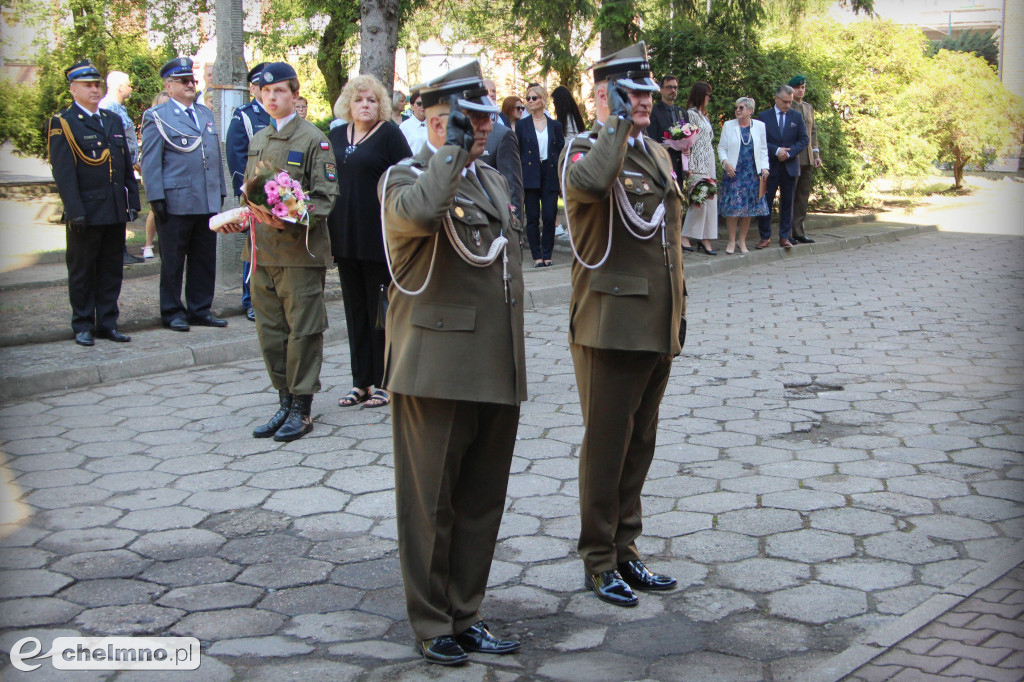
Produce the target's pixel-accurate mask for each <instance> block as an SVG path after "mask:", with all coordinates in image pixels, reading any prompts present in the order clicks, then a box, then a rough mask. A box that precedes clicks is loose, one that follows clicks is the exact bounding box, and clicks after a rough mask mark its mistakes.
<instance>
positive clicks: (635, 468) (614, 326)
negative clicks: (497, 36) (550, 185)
mask: <svg viewBox="0 0 1024 682" xmlns="http://www.w3.org/2000/svg"><path fill="white" fill-rule="evenodd" d="M594 86H595V87H594V99H595V100H596V103H597V119H598V123H597V124H596V125H595V126H594V128H593V130H590V131H589V132H586V133H582V134H581V135H579V136H577V137H576V138H574V139H573V140H572V143H571V144H567V145H566V147H565V150H564V151H563V152H562V159H561V161H560V162H559V172H560V175H561V178H562V188H563V192H564V198H565V208H566V227H567V228H569V235H570V237H571V239H572V240H573V241H572V242H571V243H572V244H573V250H574V252H575V254H576V260H574V261H573V264H572V298H571V301H570V313H569V350H570V352H571V353H572V360H573V366H574V368H575V371H576V384H577V387H578V390H579V395H580V406H581V407H582V408H583V424H584V427H585V428H586V431H585V433H584V436H583V444H582V446H581V448H580V481H579V487H580V540H579V546H578V549H579V554H580V558H581V559H583V565H584V569H585V572H586V577H585V581H586V582H585V584H586V586H587V587H588V588H589V589H591V590H593V591H594V592H596V593H597V596H598V598H599V599H601V600H602V601H606V602H609V603H611V604H616V605H618V606H634V605H635V604H636V603H637V601H638V600H637V597H636V595H635V594H634V593H633V591H632V589H630V588H631V587H632V588H633V589H640V590H665V589H671V588H672V587H674V586H675V584H676V581H675V580H673V579H672V578H669V577H668V576H663V575H657V574H654V573H651V572H650V571H649V570H648V569H647V567H646V566H644V564H643V562H642V561H641V560H640V555H639V553H638V552H637V548H636V542H635V541H636V538H637V537H639V536H640V531H641V527H642V518H641V508H640V491H641V490H642V489H643V485H644V480H645V479H646V478H647V470H648V468H649V467H650V465H651V460H652V459H653V457H654V447H655V438H656V436H657V432H658V410H659V408H660V406H661V399H662V396H663V395H664V393H665V387H666V385H667V384H668V377H669V371H670V370H671V368H672V357H673V356H674V355H678V354H679V352H680V350H681V348H682V343H681V338H680V337H681V334H680V329H681V326H682V325H683V324H684V322H683V314H684V313H685V299H684V291H685V288H684V287H685V285H684V281H683V258H682V255H683V254H682V250H681V249H680V213H681V208H680V207H681V198H682V194H681V192H680V191H679V186H678V184H677V183H676V179H675V174H674V173H673V172H672V160H671V159H670V158H669V155H668V152H666V151H665V150H664V149H662V147H661V145H660V144H659V142H656V141H654V140H651V139H649V138H647V139H645V138H644V136H643V135H642V134H641V132H642V131H643V129H644V128H646V127H647V125H648V124H649V123H650V112H651V103H652V100H651V93H652V92H657V91H658V85H657V84H656V83H655V82H654V81H653V80H652V79H651V78H650V67H649V66H648V64H647V55H646V50H645V48H644V44H643V43H637V44H635V45H632V46H630V47H627V48H625V49H623V50H620V51H619V52H616V53H614V54H612V55H609V56H608V57H605V58H604V59H602V60H601V61H599V62H598V63H597V64H595V65H594ZM682 328H683V329H685V327H682Z"/></svg>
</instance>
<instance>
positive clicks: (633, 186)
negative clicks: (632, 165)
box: [619, 171, 654, 201]
mask: <svg viewBox="0 0 1024 682" xmlns="http://www.w3.org/2000/svg"><path fill="white" fill-rule="evenodd" d="M619 182H621V183H622V186H623V187H624V188H625V189H626V194H628V195H629V196H630V197H631V198H632V199H633V200H634V201H636V198H637V197H640V198H644V197H645V196H646V195H648V194H654V189H653V186H652V184H651V180H650V178H648V177H647V176H646V175H644V174H643V173H633V172H630V171H625V172H623V173H620V174H619Z"/></svg>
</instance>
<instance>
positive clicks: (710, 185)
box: [684, 157, 718, 206]
mask: <svg viewBox="0 0 1024 682" xmlns="http://www.w3.org/2000/svg"><path fill="white" fill-rule="evenodd" d="M684 158H685V157H684ZM716 194H718V183H716V182H715V180H714V178H701V179H700V180H698V181H697V182H695V183H693V187H691V188H690V191H689V193H688V194H687V195H686V198H687V199H688V200H689V202H690V203H691V204H695V205H697V206H700V205H701V204H703V203H704V202H705V201H707V200H708V199H710V198H712V197H713V196H715V195H716Z"/></svg>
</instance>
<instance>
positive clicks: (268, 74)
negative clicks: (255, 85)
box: [259, 62, 299, 88]
mask: <svg viewBox="0 0 1024 682" xmlns="http://www.w3.org/2000/svg"><path fill="white" fill-rule="evenodd" d="M298 77H299V76H298V74H297V73H295V69H293V68H292V66H291V64H288V63H287V62H270V63H269V64H264V65H263V71H261V72H260V79H259V85H260V87H261V88H262V87H264V86H266V85H273V84H274V83H280V82H282V81H286V80H291V79H292V78H298Z"/></svg>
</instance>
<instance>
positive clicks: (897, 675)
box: [847, 567, 1024, 682]
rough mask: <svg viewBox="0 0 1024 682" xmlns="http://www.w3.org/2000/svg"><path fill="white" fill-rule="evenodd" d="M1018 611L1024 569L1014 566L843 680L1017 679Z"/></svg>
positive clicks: (1022, 611) (1021, 646)
mask: <svg viewBox="0 0 1024 682" xmlns="http://www.w3.org/2000/svg"><path fill="white" fill-rule="evenodd" d="M1022 615H1024V567H1018V568H1016V569H1015V570H1013V571H1011V572H1010V573H1009V574H1007V575H1006V576H1004V577H1003V578H1002V579H1001V580H999V581H997V582H995V583H994V584H992V585H990V586H989V587H987V588H985V589H983V590H980V591H978V592H977V593H976V594H975V595H974V596H973V597H971V598H970V599H967V600H965V601H964V602H963V603H961V604H960V605H959V606H957V607H956V608H954V609H952V610H951V611H950V612H949V613H946V614H944V615H942V616H940V617H939V618H937V619H936V620H935V622H933V623H931V624H930V625H929V626H927V627H926V628H924V629H923V630H921V631H920V632H918V633H917V634H916V635H914V636H912V637H908V638H907V639H905V640H903V641H902V642H900V643H899V644H898V645H897V646H895V647H893V648H892V649H891V650H890V651H888V652H886V653H885V654H883V655H882V656H880V657H879V658H877V659H876V660H875V661H874V662H873V663H871V664H869V665H866V666H864V667H862V668H860V669H859V670H857V672H856V673H855V674H854V675H851V676H849V677H848V678H847V679H848V680H851V682H876V681H877V682H880V681H881V680H893V681H894V682H903V680H920V679H923V678H926V677H928V678H931V679H935V680H959V681H962V682H969V681H970V680H1007V681H1009V680H1020V679H1022V678H1024V622H1022V621H1021V620H1020V618H1021V616H1022Z"/></svg>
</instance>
